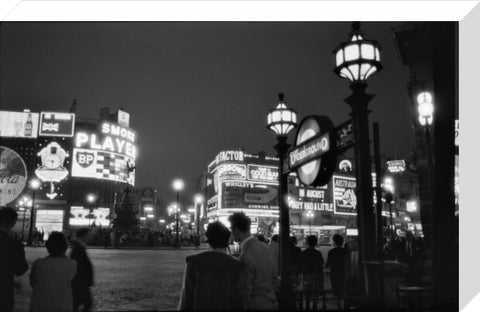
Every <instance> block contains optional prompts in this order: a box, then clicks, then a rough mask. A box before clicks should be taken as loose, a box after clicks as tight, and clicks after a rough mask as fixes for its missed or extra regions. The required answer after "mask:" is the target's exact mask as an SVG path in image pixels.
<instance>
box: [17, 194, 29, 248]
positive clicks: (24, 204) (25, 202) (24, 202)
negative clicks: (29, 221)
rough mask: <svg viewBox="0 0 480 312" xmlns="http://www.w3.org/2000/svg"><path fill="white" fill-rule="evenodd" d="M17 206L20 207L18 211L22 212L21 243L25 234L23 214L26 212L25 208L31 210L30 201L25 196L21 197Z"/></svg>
mask: <svg viewBox="0 0 480 312" xmlns="http://www.w3.org/2000/svg"><path fill="white" fill-rule="evenodd" d="M18 205H19V206H20V211H23V220H22V242H23V235H24V232H25V214H26V212H27V207H29V208H30V209H32V200H31V199H30V198H28V197H27V196H23V197H22V199H20V200H19V201H18Z"/></svg>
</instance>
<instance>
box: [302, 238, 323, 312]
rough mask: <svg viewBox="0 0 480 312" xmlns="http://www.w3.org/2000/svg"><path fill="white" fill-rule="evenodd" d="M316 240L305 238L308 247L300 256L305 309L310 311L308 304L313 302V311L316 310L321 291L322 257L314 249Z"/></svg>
mask: <svg viewBox="0 0 480 312" xmlns="http://www.w3.org/2000/svg"><path fill="white" fill-rule="evenodd" d="M317 242H318V239H317V237H316V236H314V235H310V236H308V237H307V244H308V247H307V249H305V250H304V251H302V253H301V254H300V273H301V274H302V277H303V278H302V279H303V288H304V291H305V304H306V308H307V309H310V302H311V301H313V309H317V302H318V301H317V300H312V298H314V297H318V296H319V295H320V293H321V291H322V290H323V264H324V261H323V255H322V253H321V252H320V251H318V250H316V249H315V246H317Z"/></svg>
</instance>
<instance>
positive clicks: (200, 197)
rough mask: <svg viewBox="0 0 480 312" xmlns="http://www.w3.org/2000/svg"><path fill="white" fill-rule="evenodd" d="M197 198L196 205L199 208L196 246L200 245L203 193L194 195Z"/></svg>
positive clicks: (197, 211) (196, 216)
mask: <svg viewBox="0 0 480 312" xmlns="http://www.w3.org/2000/svg"><path fill="white" fill-rule="evenodd" d="M194 200H195V205H196V207H197V209H196V210H195V222H196V223H197V225H196V232H197V235H196V236H195V247H197V248H198V247H199V246H200V209H201V207H202V205H203V195H202V194H197V195H195V197H194Z"/></svg>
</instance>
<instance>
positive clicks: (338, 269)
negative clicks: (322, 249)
mask: <svg viewBox="0 0 480 312" xmlns="http://www.w3.org/2000/svg"><path fill="white" fill-rule="evenodd" d="M333 244H334V246H335V247H334V248H332V249H330V250H329V251H328V256H327V263H326V264H325V267H327V268H330V282H331V284H332V291H333V295H334V296H335V297H336V298H338V301H337V304H338V306H339V307H338V308H340V306H341V298H343V292H344V290H345V280H346V264H347V261H348V254H347V251H346V250H345V248H343V247H342V245H343V236H341V235H339V234H335V235H333Z"/></svg>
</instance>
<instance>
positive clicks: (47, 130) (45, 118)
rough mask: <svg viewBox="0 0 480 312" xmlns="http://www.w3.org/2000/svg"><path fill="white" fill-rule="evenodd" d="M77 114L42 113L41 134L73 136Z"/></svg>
mask: <svg viewBox="0 0 480 312" xmlns="http://www.w3.org/2000/svg"><path fill="white" fill-rule="evenodd" d="M74 128H75V114H72V113H52V112H41V113H40V127H39V133H38V135H39V136H54V137H73V131H74Z"/></svg>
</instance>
